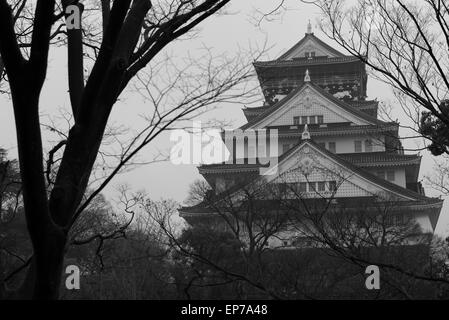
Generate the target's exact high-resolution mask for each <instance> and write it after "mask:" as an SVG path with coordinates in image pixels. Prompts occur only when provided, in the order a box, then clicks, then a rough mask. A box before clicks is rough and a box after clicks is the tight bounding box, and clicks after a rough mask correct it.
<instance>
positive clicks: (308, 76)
mask: <svg viewBox="0 0 449 320" xmlns="http://www.w3.org/2000/svg"><path fill="white" fill-rule="evenodd" d="M304 82H310V74H309V69H307V70H306V75H305V76H304Z"/></svg>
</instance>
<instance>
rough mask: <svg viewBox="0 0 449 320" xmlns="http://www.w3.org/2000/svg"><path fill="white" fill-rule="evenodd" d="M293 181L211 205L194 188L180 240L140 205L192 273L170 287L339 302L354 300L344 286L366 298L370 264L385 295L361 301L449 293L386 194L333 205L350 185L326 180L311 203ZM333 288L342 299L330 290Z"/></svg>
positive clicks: (340, 178)
mask: <svg viewBox="0 0 449 320" xmlns="http://www.w3.org/2000/svg"><path fill="white" fill-rule="evenodd" d="M324 170H326V169H325V168H324ZM291 174H296V175H298V174H299V175H302V176H303V174H301V173H299V172H297V170H296V171H292V172H287V173H285V174H284V175H281V176H279V177H278V178H277V179H276V180H274V181H273V182H271V183H268V184H264V183H262V182H261V183H248V182H247V183H245V184H244V185H234V186H233V187H232V188H230V189H229V190H226V191H223V192H221V193H219V194H218V195H217V194H216V192H215V190H212V189H210V188H209V187H208V186H207V184H206V183H204V182H196V183H194V184H193V185H192V189H191V193H190V195H189V198H188V203H189V205H190V206H191V208H193V209H186V208H183V209H181V212H184V214H185V218H186V219H187V221H188V222H189V223H190V225H191V226H193V227H192V228H191V229H187V231H185V232H184V234H183V235H182V236H181V237H179V236H177V234H179V230H178V231H177V232H175V229H174V228H173V227H172V226H171V224H170V219H169V217H170V216H171V215H173V214H174V212H175V208H173V207H170V209H167V208H166V206H160V205H157V204H155V203H153V202H148V203H147V205H146V206H145V208H146V209H145V210H146V211H147V212H148V214H149V215H150V216H152V217H154V219H155V221H156V222H157V223H158V224H159V225H160V227H161V229H162V230H164V232H165V233H166V234H167V237H168V240H167V244H166V245H167V246H171V247H172V248H174V250H175V251H176V252H177V253H178V254H179V255H181V256H182V257H184V259H185V260H183V263H181V265H189V266H191V267H192V269H189V270H191V273H190V275H189V274H188V275H186V274H184V275H183V277H179V279H178V285H179V284H180V283H183V282H184V290H186V292H188V294H189V295H188V296H190V294H192V293H191V291H192V290H193V289H195V288H204V287H212V286H220V285H221V286H225V285H230V284H231V283H232V284H234V285H235V284H236V283H240V284H241V285H240V286H239V290H237V289H235V290H236V291H235V292H238V293H239V295H238V297H239V298H242V297H248V295H245V294H243V292H246V294H248V293H249V292H253V293H254V290H255V292H258V293H259V294H263V295H262V296H264V297H270V298H277V299H288V298H318V297H328V298H329V297H340V298H341V297H343V296H345V294H349V293H348V290H349V291H351V290H355V289H354V284H353V285H352V287H351V285H350V282H351V281H357V282H356V283H355V287H356V288H364V285H363V283H364V276H363V275H364V271H365V268H366V267H367V266H368V265H372V264H374V265H378V266H379V267H380V268H382V275H383V276H382V277H383V280H384V282H383V283H384V284H385V286H386V288H387V289H386V290H383V291H382V293H381V294H380V295H377V296H376V295H368V294H367V293H366V292H364V293H363V294H367V296H366V297H367V298H392V297H393V298H402V299H412V298H417V297H436V295H437V293H436V292H437V291H438V290H439V289H438V288H437V287H438V286H441V287H445V286H447V285H448V283H449V282H448V281H449V280H448V279H447V277H446V275H444V270H445V262H443V261H442V259H441V258H440V259H437V260H438V261H436V260H435V259H434V255H433V253H432V252H431V250H430V248H432V247H433V245H431V242H432V235H431V234H426V233H423V232H422V230H421V228H420V226H419V225H417V223H416V221H415V220H414V218H413V217H411V216H410V213H409V212H407V209H406V207H404V206H403V203H402V202H401V201H398V200H397V199H390V198H389V197H388V196H387V195H385V194H379V195H373V196H369V197H364V198H360V199H357V198H355V199H347V198H337V197H336V193H337V192H338V189H339V188H340V186H341V185H342V184H343V183H344V182H345V181H346V180H347V179H349V178H350V176H348V175H347V174H346V175H345V174H343V173H338V172H335V171H332V172H331V171H329V170H326V172H324V173H323V174H324V175H326V176H328V177H329V178H330V179H331V180H332V181H335V183H334V187H333V189H332V191H328V190H326V191H322V192H320V191H318V190H316V195H315V197H311V195H310V193H307V192H305V191H303V188H302V186H301V184H304V183H305V184H308V183H309V182H303V183H296V182H291V179H289V178H288V177H289V175H291ZM304 177H305V178H306V181H308V180H307V176H304ZM192 206H193V207H192ZM164 208H165V209H164ZM189 210H193V211H192V212H195V214H193V213H192V214H191V215H189ZM432 250H433V249H432ZM311 252H313V253H311ZM440 252H441V250H440ZM323 256H330V257H332V258H329V259H330V260H331V261H332V263H330V261H329V259H325V258H323ZM229 257H232V258H231V259H229ZM317 264H318V265H317ZM320 266H323V269H322V270H320V271H318V270H316V268H319V267H320ZM337 266H338V267H337ZM333 268H334V269H333ZM211 270H213V272H211ZM337 283H338V286H339V288H340V290H341V292H338V290H337V291H336V290H333V289H332V286H331V284H333V285H337ZM243 284H244V286H246V288H247V290H246V291H245V290H243V289H242V286H243ZM244 286H243V287H244ZM248 288H251V289H248ZM351 288H352V289H351ZM204 290H205V289H204ZM362 291H363V290H362ZM357 292H358V291H357ZM357 294H360V293H357ZM206 297H207V296H206ZM232 297H233V298H235V297H236V296H232ZM250 297H251V295H250ZM253 297H254V296H253ZM258 297H261V295H259V296H258Z"/></svg>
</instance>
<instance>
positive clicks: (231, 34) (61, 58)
mask: <svg viewBox="0 0 449 320" xmlns="http://www.w3.org/2000/svg"><path fill="white" fill-rule="evenodd" d="M262 3H263V4H262ZM276 4H277V1H271V0H270V1H260V0H246V1H234V2H233V3H232V5H231V6H230V7H229V8H228V10H227V12H228V13H229V14H228V15H224V16H220V17H213V18H210V19H209V20H208V21H206V23H204V24H203V25H202V27H201V29H200V32H199V34H198V37H197V38H195V39H193V40H189V41H181V42H179V43H177V44H176V45H172V46H170V47H168V48H167V50H170V51H171V52H172V53H173V54H175V55H176V56H182V55H186V54H187V53H189V54H191V55H192V56H195V54H198V52H199V51H198V50H199V49H200V48H201V47H202V45H203V44H205V45H207V46H208V47H212V48H213V49H214V50H215V52H216V53H221V52H226V53H228V54H229V55H233V53H236V52H237V51H238V48H239V47H243V48H245V47H248V46H249V45H252V46H254V45H256V44H258V45H259V46H263V43H264V42H265V41H267V43H268V46H269V47H272V48H271V49H270V50H269V52H268V55H267V56H266V57H265V58H264V59H266V60H268V59H274V58H276V57H277V56H278V55H280V54H281V53H282V52H284V51H285V50H287V49H288V48H290V47H291V46H293V45H294V44H295V43H296V42H297V41H298V40H300V39H301V38H302V37H303V36H304V33H305V32H306V25H307V22H308V20H309V19H310V20H311V21H312V24H313V25H314V32H315V34H316V35H317V36H318V37H320V38H321V39H322V40H325V41H326V42H328V43H329V44H331V45H332V46H334V47H336V48H337V49H338V47H337V46H336V45H335V44H332V43H331V42H329V41H328V40H327V39H326V38H325V36H324V35H323V34H321V32H320V31H319V30H318V29H317V26H316V20H317V19H318V18H319V13H318V11H317V9H316V8H315V7H314V6H311V5H306V4H303V3H301V2H299V1H295V0H290V1H287V4H288V8H289V10H288V11H287V12H284V14H283V15H282V16H279V17H277V19H274V20H272V21H269V22H268V21H265V22H262V24H261V25H260V27H258V26H256V25H255V24H254V20H253V16H254V14H255V11H254V10H255V8H259V9H262V10H265V11H269V10H270V9H272V8H274V7H275V6H276ZM262 5H263V6H264V7H261V6H262ZM49 65H50V67H49V72H48V75H47V81H46V84H45V87H44V90H43V93H42V100H41V101H42V103H41V113H42V115H43V116H45V115H46V114H56V113H58V110H60V109H67V110H68V108H69V104H68V94H67V78H66V54H65V48H58V49H53V50H52V52H51V55H50V63H49ZM312 80H313V75H312ZM374 98H377V99H378V100H380V101H391V102H394V98H393V95H392V94H391V90H390V89H389V88H388V87H387V86H386V85H384V84H382V83H380V82H378V81H375V80H373V79H372V78H370V79H369V80H368V99H374ZM260 101H262V95H261V99H260ZM0 107H1V112H0V146H2V147H5V148H6V149H8V150H9V152H10V156H12V157H16V156H17V150H16V147H15V145H16V140H15V139H16V136H15V127H14V119H13V112H12V106H11V102H10V101H9V100H8V99H7V97H5V96H0ZM242 107H243V106H242V105H221V106H219V107H218V108H217V109H215V110H213V111H210V112H209V113H207V114H206V115H204V116H202V119H204V120H207V119H209V118H210V119H212V118H214V119H220V120H226V121H232V122H233V124H234V127H238V126H240V125H242V124H244V123H245V122H246V121H245V117H244V115H243V112H242V111H241V108H242ZM147 109H148V108H146V103H145V101H144V100H143V99H142V97H140V96H139V95H137V94H136V93H127V94H125V95H124V97H123V99H121V101H119V102H118V103H117V104H116V106H115V109H114V111H113V113H112V115H111V121H112V122H113V123H115V124H125V125H128V126H135V125H137V124H142V119H141V118H139V116H138V115H139V114H142V113H144V112H145V111H146V110H147ZM399 109H400V108H399V107H397V108H395V109H394V110H393V118H398V119H399V121H400V122H401V123H404V122H406V121H407V119H406V118H405V116H404V115H403V114H402V113H401V110H399ZM401 135H405V132H404V131H403V130H401ZM51 139H52V137H50V136H48V135H44V144H45V145H46V146H47V147H48V146H49V145H53V144H54V141H50V140H51ZM418 142H419V141H418ZM418 142H416V141H410V140H406V141H404V142H403V143H404V145H405V147H407V146H408V147H411V148H413V147H416V143H418ZM170 145H171V144H170V141H169V136H168V134H164V135H163V136H161V137H160V138H159V139H158V140H157V141H156V142H155V143H154V144H153V145H152V146H151V147H149V148H148V149H147V150H145V151H144V152H143V153H142V156H141V159H148V158H149V157H150V155H151V154H152V153H153V152H154V148H157V149H162V150H168V149H169V147H170ZM422 155H423V161H422V166H421V171H420V178H422V177H423V176H424V175H429V174H431V173H432V167H433V160H432V157H431V156H430V154H429V152H427V151H424V152H422ZM198 178H201V176H200V175H199V174H198V170H197V169H196V166H194V165H179V166H175V165H173V164H171V163H170V162H163V163H156V164H150V165H145V166H140V167H138V168H136V169H134V170H133V171H131V172H128V173H125V174H122V175H120V176H118V177H116V179H114V180H113V182H112V184H111V185H110V186H109V187H108V188H107V190H106V191H105V193H106V195H107V196H112V195H114V186H116V185H117V184H120V183H123V182H126V183H127V184H129V185H130V186H131V187H132V188H133V189H136V190H139V189H145V190H146V191H147V192H148V193H149V195H150V196H151V197H152V198H153V199H159V198H173V199H175V200H177V201H183V200H184V199H185V198H186V195H187V191H188V187H189V185H190V183H192V182H193V181H194V180H196V179H198ZM426 192H427V195H431V196H438V193H436V192H435V191H434V190H431V189H430V188H428V187H427V188H426ZM448 222H449V214H448V205H447V201H446V202H445V205H444V206H443V210H442V213H441V216H440V221H439V223H438V226H437V232H438V233H448V231H449V228H448Z"/></svg>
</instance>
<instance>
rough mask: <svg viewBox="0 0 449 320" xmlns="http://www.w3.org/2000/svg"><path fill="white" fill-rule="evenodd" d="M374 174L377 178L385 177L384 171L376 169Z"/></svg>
mask: <svg viewBox="0 0 449 320" xmlns="http://www.w3.org/2000/svg"><path fill="white" fill-rule="evenodd" d="M376 176H378V177H379V178H382V179H385V172H384V171H377V172H376Z"/></svg>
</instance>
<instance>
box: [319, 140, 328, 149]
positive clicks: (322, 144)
mask: <svg viewBox="0 0 449 320" xmlns="http://www.w3.org/2000/svg"><path fill="white" fill-rule="evenodd" d="M318 145H319V146H320V147H321V148H323V149H326V142H318Z"/></svg>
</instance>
